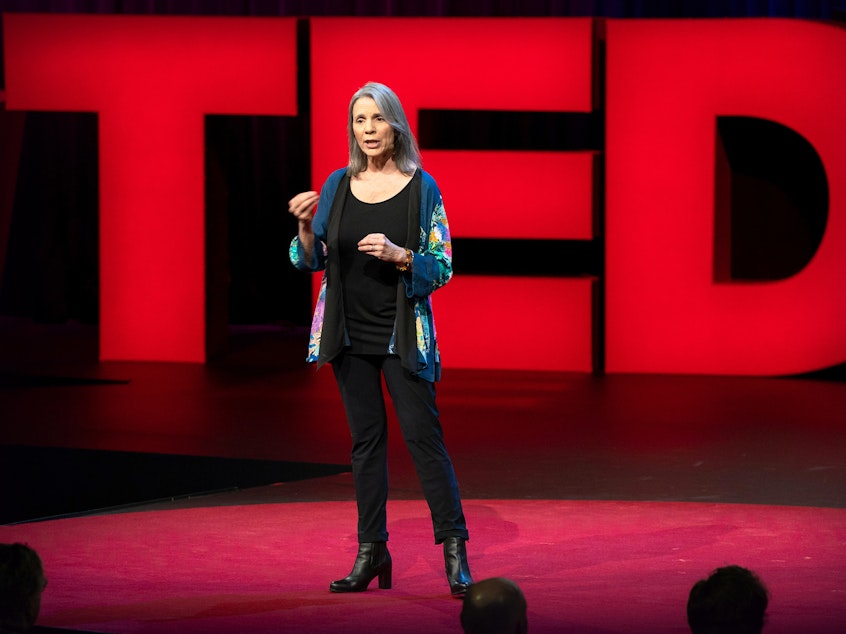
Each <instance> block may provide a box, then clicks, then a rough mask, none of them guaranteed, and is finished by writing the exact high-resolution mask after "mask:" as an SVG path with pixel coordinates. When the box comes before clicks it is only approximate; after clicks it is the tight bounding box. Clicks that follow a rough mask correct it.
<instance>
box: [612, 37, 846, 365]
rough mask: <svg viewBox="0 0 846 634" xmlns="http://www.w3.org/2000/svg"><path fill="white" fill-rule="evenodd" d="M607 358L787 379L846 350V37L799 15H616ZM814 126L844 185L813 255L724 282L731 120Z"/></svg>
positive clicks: (831, 180)
mask: <svg viewBox="0 0 846 634" xmlns="http://www.w3.org/2000/svg"><path fill="white" fill-rule="evenodd" d="M607 33H608V40H607V41H608V45H607V76H606V77H607V84H606V86H607V92H606V96H607V109H606V112H607V127H606V138H607V144H606V150H607V160H606V183H607V198H606V248H607V260H606V276H607V277H606V289H607V301H606V350H607V357H606V369H607V371H609V372H666V373H691V374H692V373H697V374H699V373H701V374H746V375H778V374H792V373H799V372H807V371H812V370H817V369H820V368H825V367H829V366H832V365H837V364H840V363H842V362H843V361H844V360H846V327H844V324H846V293H844V291H843V287H844V278H846V119H844V116H843V113H844V112H846V81H844V75H843V69H844V67H846V34H844V32H843V30H842V29H838V28H836V27H833V26H827V25H824V24H818V23H810V22H800V21H793V20H663V21H651V20H633V21H622V20H620V21H617V20H611V21H609V24H608V32H607ZM723 115H725V116H748V117H756V118H759V119H768V120H770V121H774V122H776V123H779V124H781V125H783V126H787V127H789V128H791V129H793V130H794V131H796V132H797V133H798V134H800V135H802V136H803V137H804V138H805V139H806V140H807V141H808V142H809V143H810V144H811V145H812V146H813V147H814V149H815V150H816V151H817V153H818V154H819V157H820V158H821V159H822V162H823V165H824V167H825V170H826V174H827V177H828V184H829V210H828V224H827V227H826V231H825V235H824V237H823V239H822V242H821V244H820V246H819V248H818V250H817V252H816V254H815V255H814V257H813V259H812V260H811V261H810V262H809V263H808V265H807V266H806V267H805V268H804V269H803V270H801V271H800V272H799V273H797V274H796V275H794V276H792V277H790V278H788V279H784V280H780V281H776V282H762V283H748V282H746V283H739V282H735V283H724V282H719V281H716V280H715V279H714V234H715V230H714V207H715V201H714V198H715V196H714V178H715V139H716V118H717V117H718V116H723Z"/></svg>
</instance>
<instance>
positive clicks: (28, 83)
mask: <svg viewBox="0 0 846 634" xmlns="http://www.w3.org/2000/svg"><path fill="white" fill-rule="evenodd" d="M309 23H310V42H311V51H310V58H309V60H308V61H309V63H310V64H311V78H310V91H311V95H310V98H311V104H312V107H311V128H312V148H311V151H312V179H313V185H314V187H315V188H317V187H319V186H320V184H321V182H322V180H323V178H325V176H326V175H327V174H328V172H329V171H330V170H331V169H334V168H336V167H339V166H342V165H343V164H345V162H346V141H345V134H346V132H345V114H346V109H347V105H348V100H349V97H350V95H351V94H352V93H353V92H354V91H355V90H356V89H357V88H358V87H359V86H360V85H361V84H363V83H364V82H365V81H368V80H370V79H375V80H378V81H382V82H385V83H387V84H389V85H391V86H392V87H393V88H394V89H395V90H396V91H397V93H398V94H399V96H400V98H401V99H402V100H403V104H404V106H405V107H406V109H407V113H408V115H409V118H410V120H411V123H412V127H414V128H416V127H417V125H418V121H417V119H418V113H419V111H420V110H421V109H450V110H500V109H501V110H509V111H549V112H590V111H595V110H597V109H604V110H605V113H606V121H605V147H604V152H603V153H599V156H598V157H597V155H596V153H592V152H531V151H503V150H500V151H479V150H476V151H468V150H434V149H432V150H426V149H425V148H424V162H425V166H426V169H427V170H429V171H430V172H431V173H432V174H433V175H434V176H435V178H436V179H437V180H438V183H439V185H440V186H441V189H442V191H443V193H444V197H445V204H446V208H447V213H448V215H449V217H450V222H451V225H452V231H453V236H454V237H462V238H464V237H466V238H499V239H518V240H521V242H520V244H521V245H523V248H521V249H520V250H516V251H515V252H513V253H500V254H497V257H502V258H518V259H519V258H532V256H533V254H532V253H531V250H530V249H528V250H527V249H525V245H526V244H527V242H526V241H527V240H528V241H530V240H533V239H539V238H543V239H547V240H548V239H560V240H574V239H577V240H590V239H604V247H605V267H604V268H605V270H604V275H603V278H602V279H601V280H597V279H594V278H592V277H582V278H568V277H554V276H535V277H525V276H523V277H519V276H500V275H466V276H456V278H455V279H454V280H453V282H451V283H450V284H449V285H448V286H446V287H445V288H444V289H442V290H440V291H438V293H437V294H436V295H435V297H434V301H435V303H436V315H437V317H438V328H439V335H440V339H441V342H442V345H443V347H444V349H445V350H448V357H447V359H448V364H449V365H450V366H451V367H484V368H515V369H542V370H576V371H590V370H591V369H592V367H593V358H594V356H595V354H594V353H595V350H594V349H593V347H592V346H593V345H594V342H595V341H597V340H598V339H602V338H604V341H605V346H604V354H605V368H606V370H607V371H609V372H678V373H716V374H752V375H755V374H757V375H767V374H784V373H795V372H803V371H809V370H814V369H819V368H823V367H827V366H830V365H835V364H838V363H842V362H843V361H844V360H846V329H844V328H842V324H843V323H844V322H845V321H846V296H845V295H844V294H843V293H842V292H840V291H841V288H842V282H843V278H844V273H846V244H844V242H846V227H844V224H846V200H844V191H843V190H844V185H843V184H842V181H843V175H844V174H846V125H844V123H843V119H842V117H841V116H839V114H838V113H842V112H843V111H844V110H845V109H846V82H844V81H843V79H842V68H843V66H844V62H846V36H844V33H843V32H842V30H839V29H836V28H834V27H831V26H826V25H823V24H816V23H805V22H800V21H794V20H736V21H735V20H698V21H685V20H662V21H648V20H647V21H641V20H625V21H624V20H608V21H607V22H606V23H605V26H606V29H607V30H606V32H605V34H604V35H603V36H602V37H603V38H604V43H605V46H606V61H605V75H604V77H599V74H598V72H597V71H598V70H599V69H600V68H599V67H598V66H597V63H598V62H597V58H596V51H597V46H596V44H597V36H596V35H595V32H596V28H595V27H596V21H594V20H591V19H552V18H550V19H496V18H479V19H476V18H473V19H467V18H462V19H458V18H430V19H419V18H417V19H401V18H375V19H370V18H313V19H311V20H310V21H309ZM295 27H296V21H295V20H293V19H287V18H273V19H260V18H250V19H240V18H173V17H167V18H162V17H158V18H151V17H125V16H120V17H118V16H82V15H74V16H49V15H40V16H35V15H24V14H8V15H5V16H4V42H5V51H4V52H5V59H6V79H7V101H8V107H9V108H10V109H19V110H58V111H62V110H64V111H70V110H76V111H93V112H97V113H98V114H99V138H100V214H101V217H100V296H101V302H100V305H101V315H100V331H101V353H100V354H101V358H103V359H138V360H168V361H197V362H201V361H204V360H205V349H204V346H205V297H204V284H205V278H204V262H205V253H204V242H203V236H204V229H205V228H204V216H203V209H204V203H203V191H204V190H203V178H204V175H203V159H202V155H203V117H204V115H206V114H227V113H229V114H232V113H244V114H270V115H291V116H293V115H295V114H296V103H297V94H296V89H297V82H296V76H297V41H296V28H295ZM351 31H362V32H368V33H373V34H374V37H378V38H379V39H380V42H382V44H383V45H384V46H385V47H386V49H387V50H391V51H393V53H394V54H392V55H390V56H375V57H374V56H369V57H368V58H367V59H366V60H362V63H361V65H359V64H358V63H357V61H356V52H355V50H352V49H350V48H349V45H348V38H347V37H346V36H347V34H348V33H349V32H351ZM365 62H366V63H365ZM362 68H363V69H366V74H367V76H363V75H362V72H363V70H362ZM812 71H813V72H812ZM821 71H822V72H821ZM603 81H604V83H605V98H604V102H603V103H598V100H597V95H599V94H601V93H600V91H599V90H598V85H597V84H598V83H599V82H603ZM718 116H749V117H757V118H761V119H768V120H772V121H775V122H778V123H780V124H782V125H784V126H786V127H789V128H791V129H793V130H795V131H796V132H798V133H799V134H800V135H802V136H803V137H804V138H805V139H806V140H807V141H808V142H810V144H811V145H812V146H813V147H814V149H815V150H816V152H817V153H818V154H819V157H820V159H821V160H822V163H823V165H824V166H825V170H826V174H827V177H828V186H829V192H828V200H829V209H828V220H827V226H826V231H825V235H824V238H823V240H822V242H821V244H820V245H819V248H818V250H817V253H816V255H815V256H814V258H813V259H812V260H811V262H810V263H809V264H808V265H807V266H806V267H805V268H804V269H803V270H802V271H800V272H799V273H797V274H796V275H794V276H793V277H791V278H789V279H785V280H780V281H775V282H743V283H741V282H737V281H731V280H716V279H715V276H714V270H715V262H714V259H715V258H716V257H719V256H718V255H716V254H715V249H714V240H715V236H714V232H715V230H714V225H715V223H714V206H715V201H714V179H715V174H714V171H715V167H714V166H715V152H716V143H715V122H716V118H717V117H718ZM490 134H491V135H496V134H497V130H495V129H494V130H491V131H490ZM603 168H604V169H603ZM603 175H604V179H603ZM602 182H604V190H603V191H602V195H604V198H605V201H606V202H605V205H604V206H602V205H601V204H600V203H599V201H598V200H597V188H596V184H597V183H602ZM598 220H599V221H601V222H597V221H598ZM597 226H604V234H603V235H599V236H597V235H595V230H594V227H597ZM528 244H531V243H530V242H528ZM600 282H601V283H602V284H604V296H603V299H604V308H602V306H603V303H601V302H600V303H597V302H596V294H597V292H598V291H597V289H598V288H599V286H598V284H599V283H600ZM598 307H599V308H598ZM597 335H599V337H597Z"/></svg>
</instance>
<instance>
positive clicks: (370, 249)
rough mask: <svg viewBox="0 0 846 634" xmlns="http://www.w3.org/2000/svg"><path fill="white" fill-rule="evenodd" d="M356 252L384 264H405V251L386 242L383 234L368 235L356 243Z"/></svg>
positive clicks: (388, 241)
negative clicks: (382, 261)
mask: <svg viewBox="0 0 846 634" xmlns="http://www.w3.org/2000/svg"><path fill="white" fill-rule="evenodd" d="M358 250H359V251H363V252H364V253H366V254H367V255H372V256H373V257H374V258H377V259H379V260H384V261H385V262H393V263H394V264H401V263H403V262H405V249H403V248H402V247H398V246H397V245H395V244H394V243H393V242H391V241H390V240H388V237H387V236H386V235H385V234H384V233H368V234H367V235H366V236H364V237H363V238H362V239H361V240H359V241H358Z"/></svg>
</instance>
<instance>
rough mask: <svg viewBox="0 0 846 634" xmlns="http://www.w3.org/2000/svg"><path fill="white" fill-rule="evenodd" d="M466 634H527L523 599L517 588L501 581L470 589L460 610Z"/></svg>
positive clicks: (514, 584)
mask: <svg viewBox="0 0 846 634" xmlns="http://www.w3.org/2000/svg"><path fill="white" fill-rule="evenodd" d="M461 627H462V629H463V630H464V632H465V634H526V632H527V631H528V621H527V618H526V598H525V597H524V596H523V591H522V590H520V587H519V586H518V585H517V584H516V583H514V582H513V581H511V580H510V579H505V578H503V577H492V578H490V579H484V580H482V581H479V582H478V583H474V584H473V585H471V586H470V587H469V588H468V590H467V593H466V594H465V595H464V603H463V604H462V606H461Z"/></svg>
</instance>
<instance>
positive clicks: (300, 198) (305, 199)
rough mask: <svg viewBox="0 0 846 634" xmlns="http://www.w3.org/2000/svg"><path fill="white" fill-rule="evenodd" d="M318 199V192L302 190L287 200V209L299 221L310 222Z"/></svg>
mask: <svg viewBox="0 0 846 634" xmlns="http://www.w3.org/2000/svg"><path fill="white" fill-rule="evenodd" d="M318 200H320V194H318V193H317V192H302V193H300V194H297V195H296V196H294V197H293V198H292V199H291V200H289V201H288V211H289V212H290V213H291V214H292V215H293V216H294V218H296V219H297V220H298V221H299V222H300V223H310V222H311V218H312V216H313V215H314V207H315V205H317V201H318Z"/></svg>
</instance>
